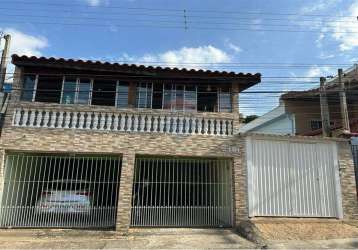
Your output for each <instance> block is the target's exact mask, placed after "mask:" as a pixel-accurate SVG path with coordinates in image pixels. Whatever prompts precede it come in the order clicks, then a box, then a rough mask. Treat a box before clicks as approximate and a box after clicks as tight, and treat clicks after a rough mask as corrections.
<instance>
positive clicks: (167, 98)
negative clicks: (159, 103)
mask: <svg viewBox="0 0 358 250" xmlns="http://www.w3.org/2000/svg"><path fill="white" fill-rule="evenodd" d="M163 102H164V103H163V109H171V108H172V85H171V84H165V85H164V98H163Z"/></svg>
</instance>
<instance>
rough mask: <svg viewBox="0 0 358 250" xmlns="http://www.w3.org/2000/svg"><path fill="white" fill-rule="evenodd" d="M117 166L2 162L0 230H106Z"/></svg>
mask: <svg viewBox="0 0 358 250" xmlns="http://www.w3.org/2000/svg"><path fill="white" fill-rule="evenodd" d="M120 172H121V160H120V158H118V157H107V156H103V157H102V156H101V157H99V156H93V157H92V156H77V155H76V156H74V155H72V156H68V155H67V156H66V155H26V154H10V155H7V156H6V161H5V167H4V184H3V186H2V192H1V206H0V226H1V227H60V228H111V227H115V224H116V212H117V200H118V189H119V178H120Z"/></svg>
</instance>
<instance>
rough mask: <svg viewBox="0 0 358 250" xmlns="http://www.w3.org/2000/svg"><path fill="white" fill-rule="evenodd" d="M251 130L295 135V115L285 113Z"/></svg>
mask: <svg viewBox="0 0 358 250" xmlns="http://www.w3.org/2000/svg"><path fill="white" fill-rule="evenodd" d="M250 132H254V133H264V134H280V135H288V134H289V135H293V134H295V129H294V121H293V117H292V116H290V115H285V116H283V117H280V118H278V119H276V120H274V121H272V122H268V123H266V124H264V125H262V126H260V127H257V128H254V129H253V130H251V131H250Z"/></svg>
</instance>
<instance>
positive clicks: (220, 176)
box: [131, 157, 232, 227]
mask: <svg viewBox="0 0 358 250" xmlns="http://www.w3.org/2000/svg"><path fill="white" fill-rule="evenodd" d="M231 165H232V162H231V161H230V160H226V159H189V158H159V157H149V158H146V157H139V158H137V159H136V163H135V177H134V186H133V197H132V211H131V225H132V226H150V227H230V226H231V225H232V205H231V204H232V187H231V179H232V168H231Z"/></svg>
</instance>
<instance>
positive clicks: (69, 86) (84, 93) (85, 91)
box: [61, 77, 91, 104]
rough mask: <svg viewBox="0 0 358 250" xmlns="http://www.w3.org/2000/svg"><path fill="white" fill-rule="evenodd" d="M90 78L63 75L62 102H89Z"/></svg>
mask: <svg viewBox="0 0 358 250" xmlns="http://www.w3.org/2000/svg"><path fill="white" fill-rule="evenodd" d="M90 101H91V79H86V78H74V77H64V80H63V86H62V98H61V103H62V104H74V103H76V104H90Z"/></svg>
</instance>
